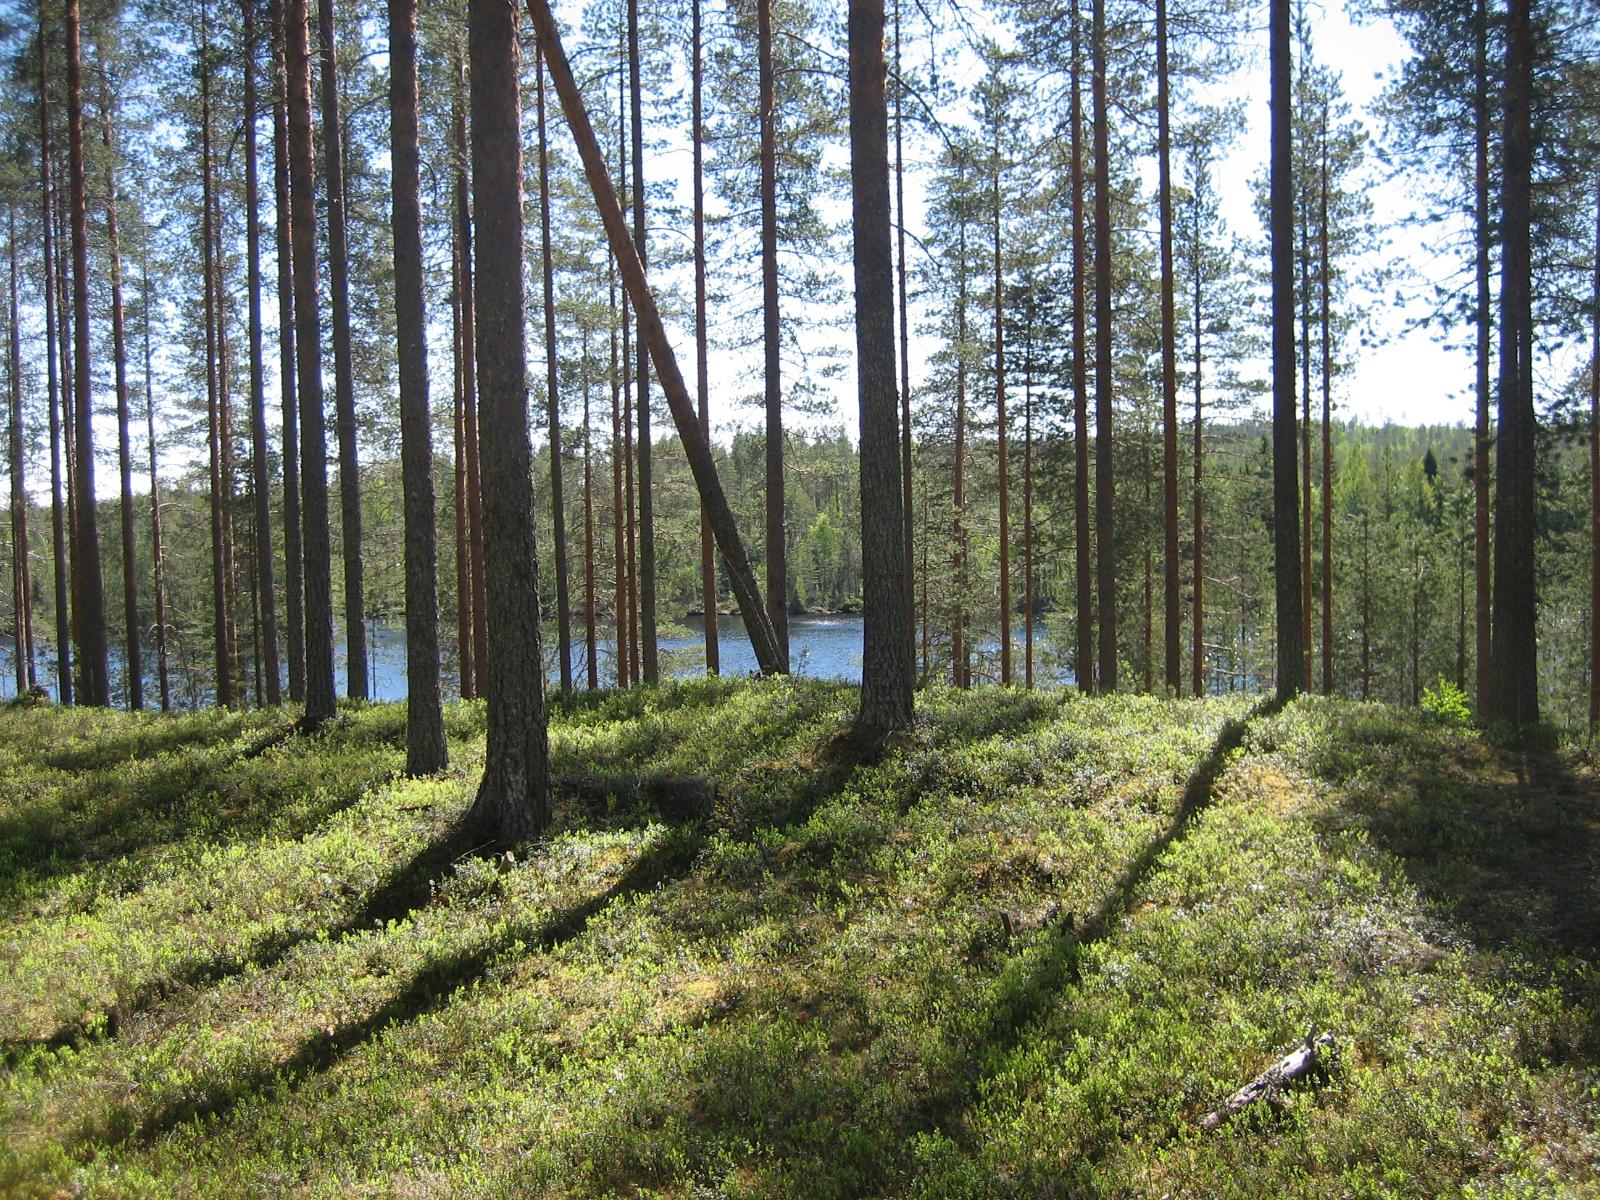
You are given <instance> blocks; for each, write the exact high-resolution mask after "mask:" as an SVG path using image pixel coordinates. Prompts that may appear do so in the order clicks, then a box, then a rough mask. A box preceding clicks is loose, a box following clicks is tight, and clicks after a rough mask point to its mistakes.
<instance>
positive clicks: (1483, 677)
mask: <svg viewBox="0 0 1600 1200" xmlns="http://www.w3.org/2000/svg"><path fill="white" fill-rule="evenodd" d="M1473 41H1474V45H1473V56H1472V74H1473V90H1472V157H1473V171H1472V224H1473V249H1474V251H1475V253H1474V262H1473V269H1474V276H1475V281H1476V284H1477V296H1476V306H1475V308H1474V311H1473V321H1474V323H1475V324H1476V326H1477V337H1478V340H1477V353H1476V365H1477V377H1476V380H1475V383H1476V388H1475V394H1476V398H1477V411H1476V414H1475V416H1476V419H1475V421H1474V426H1473V447H1472V539H1473V540H1472V544H1473V557H1472V571H1473V577H1472V586H1473V618H1472V619H1473V634H1474V642H1473V644H1474V653H1475V660H1474V672H1475V676H1476V678H1475V680H1474V684H1475V686H1474V689H1473V690H1474V692H1475V694H1476V696H1477V701H1478V703H1477V708H1478V711H1479V712H1480V713H1486V712H1488V710H1489V707H1490V703H1491V701H1490V697H1489V688H1490V686H1491V679H1492V677H1493V672H1492V670H1491V666H1492V663H1491V659H1492V656H1493V642H1492V629H1491V624H1490V619H1491V613H1492V606H1493V590H1494V581H1493V578H1492V576H1491V560H1492V554H1491V549H1490V541H1489V476H1490V471H1491V469H1490V463H1489V458H1490V451H1491V450H1492V448H1493V443H1492V441H1491V439H1490V436H1489V405H1490V401H1491V399H1492V397H1493V394H1494V392H1493V388H1492V386H1491V384H1490V373H1489V368H1490V340H1491V335H1492V333H1493V330H1494V316H1493V300H1492V298H1491V295H1490V281H1491V279H1492V277H1493V268H1492V264H1491V261H1490V256H1491V253H1492V250H1493V244H1494V225H1493V222H1492V219H1491V214H1490V211H1489V138H1490V127H1491V117H1490V113H1489V3H1488V0H1477V3H1476V5H1475V9H1474V15H1473Z"/></svg>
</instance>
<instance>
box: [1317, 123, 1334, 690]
mask: <svg viewBox="0 0 1600 1200" xmlns="http://www.w3.org/2000/svg"><path fill="white" fill-rule="evenodd" d="M1319 203H1320V204H1321V210H1322V211H1321V221H1320V224H1319V228H1318V232H1317V237H1318V249H1319V252H1320V256H1321V259H1322V271H1321V280H1322V694H1323V695H1324V696H1331V695H1333V333H1332V327H1333V316H1332V311H1331V307H1330V306H1331V296H1332V286H1331V285H1332V279H1331V278H1330V272H1331V271H1332V269H1333V264H1332V261H1331V255H1330V252H1329V248H1328V119H1327V113H1326V112H1324V113H1323V119H1322V180H1321V189H1320V199H1319Z"/></svg>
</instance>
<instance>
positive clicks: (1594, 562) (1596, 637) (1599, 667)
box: [12, 173, 1600, 725]
mask: <svg viewBox="0 0 1600 1200" xmlns="http://www.w3.org/2000/svg"><path fill="white" fill-rule="evenodd" d="M14 273H15V272H13V274H14ZM1589 303H1590V305H1591V306H1592V308H1593V311H1592V312H1591V313H1590V314H1589V724H1590V725H1596V724H1600V619H1597V614H1600V173H1597V174H1596V175H1595V193H1594V290H1593V291H1592V292H1591V293H1590V295H1589ZM15 323H16V322H15V318H13V319H12V324H13V325H15Z"/></svg>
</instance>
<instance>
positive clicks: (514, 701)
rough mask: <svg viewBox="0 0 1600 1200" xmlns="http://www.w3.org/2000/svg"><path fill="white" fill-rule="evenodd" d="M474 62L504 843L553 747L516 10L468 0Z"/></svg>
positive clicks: (497, 811) (488, 690)
mask: <svg viewBox="0 0 1600 1200" xmlns="http://www.w3.org/2000/svg"><path fill="white" fill-rule="evenodd" d="M467 37H468V55H469V57H470V59H471V65H472V86H471V102H472V200H473V212H474V213H475V215H476V219H477V239H476V245H475V246H474V249H473V253H474V263H473V266H474V268H475V269H474V272H473V287H474V290H475V296H474V301H475V307H476V309H477V314H478V329H477V332H478V346H477V349H478V369H479V378H478V386H479V396H480V403H481V404H482V407H483V422H484V424H485V426H487V427H488V428H489V429H492V430H493V431H494V436H493V437H488V438H485V439H484V442H483V446H482V449H481V453H482V458H483V484H484V487H483V508H484V568H485V573H486V575H487V579H488V588H489V605H490V610H491V611H490V618H489V644H488V647H487V650H488V653H487V655H486V657H485V664H484V665H485V685H486V686H485V688H484V691H485V694H486V696H487V698H488V704H489V723H488V744H487V749H486V753H485V762H484V772H483V781H482V783H481V784H480V785H479V787H478V797H477V802H476V804H475V805H474V807H473V816H474V818H475V819H476V821H477V822H478V823H479V824H480V826H481V827H482V828H483V829H485V830H486V831H487V832H488V833H490V834H491V835H492V836H494V837H495V838H497V839H498V840H499V841H501V842H504V843H511V842H521V841H524V840H526V839H527V838H529V837H531V836H533V835H534V834H536V833H538V832H539V831H540V830H541V829H543V828H544V827H545V826H546V825H548V824H549V822H550V767H549V741H548V737H547V734H546V730H545V703H544V656H543V652H542V646H541V634H540V629H539V607H540V606H539V592H538V588H537V587H530V581H534V580H537V579H538V578H539V560H538V550H537V547H536V545H535V540H534V528H535V526H534V515H533V478H532V465H533V463H532V457H533V455H532V450H531V448H530V446H529V444H528V378H527V375H528V371H527V351H526V348H525V346H524V344H523V338H524V320H525V315H526V312H527V306H526V302H525V297H524V293H523V283H522V247H523V242H522V127H521V105H520V102H519V98H518V86H519V83H520V72H519V69H518V53H517V9H516V5H515V4H514V3H513V2H512V0H469V2H468V6H467Z"/></svg>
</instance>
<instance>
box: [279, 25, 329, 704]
mask: <svg viewBox="0 0 1600 1200" xmlns="http://www.w3.org/2000/svg"><path fill="white" fill-rule="evenodd" d="M284 3H285V4H286V5H287V8H286V10H285V21H284V29H285V38H284V44H285V55H286V66H287V72H288V108H289V206H290V213H291V222H292V228H293V237H294V332H295V337H294V351H295V366H296V377H297V378H298V380H299V388H298V389H297V390H298V393H299V399H300V491H301V504H300V518H301V528H302V531H303V534H302V539H301V547H302V551H303V553H304V556H305V617H306V636H305V649H306V702H305V703H306V710H305V725H306V728H307V729H308V730H315V729H318V728H320V727H321V726H322V724H323V723H324V722H326V721H327V720H329V719H330V718H331V717H332V716H333V715H334V711H335V705H334V689H333V547H332V544H331V538H330V535H329V529H328V436H327V427H326V424H325V419H324V416H323V399H322V322H321V313H320V309H319V303H320V302H319V299H318V295H317V206H316V194H315V191H314V189H315V186H316V148H315V146H314V144H313V141H312V133H311V44H310V29H309V28H308V26H307V17H306V0H284Z"/></svg>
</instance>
